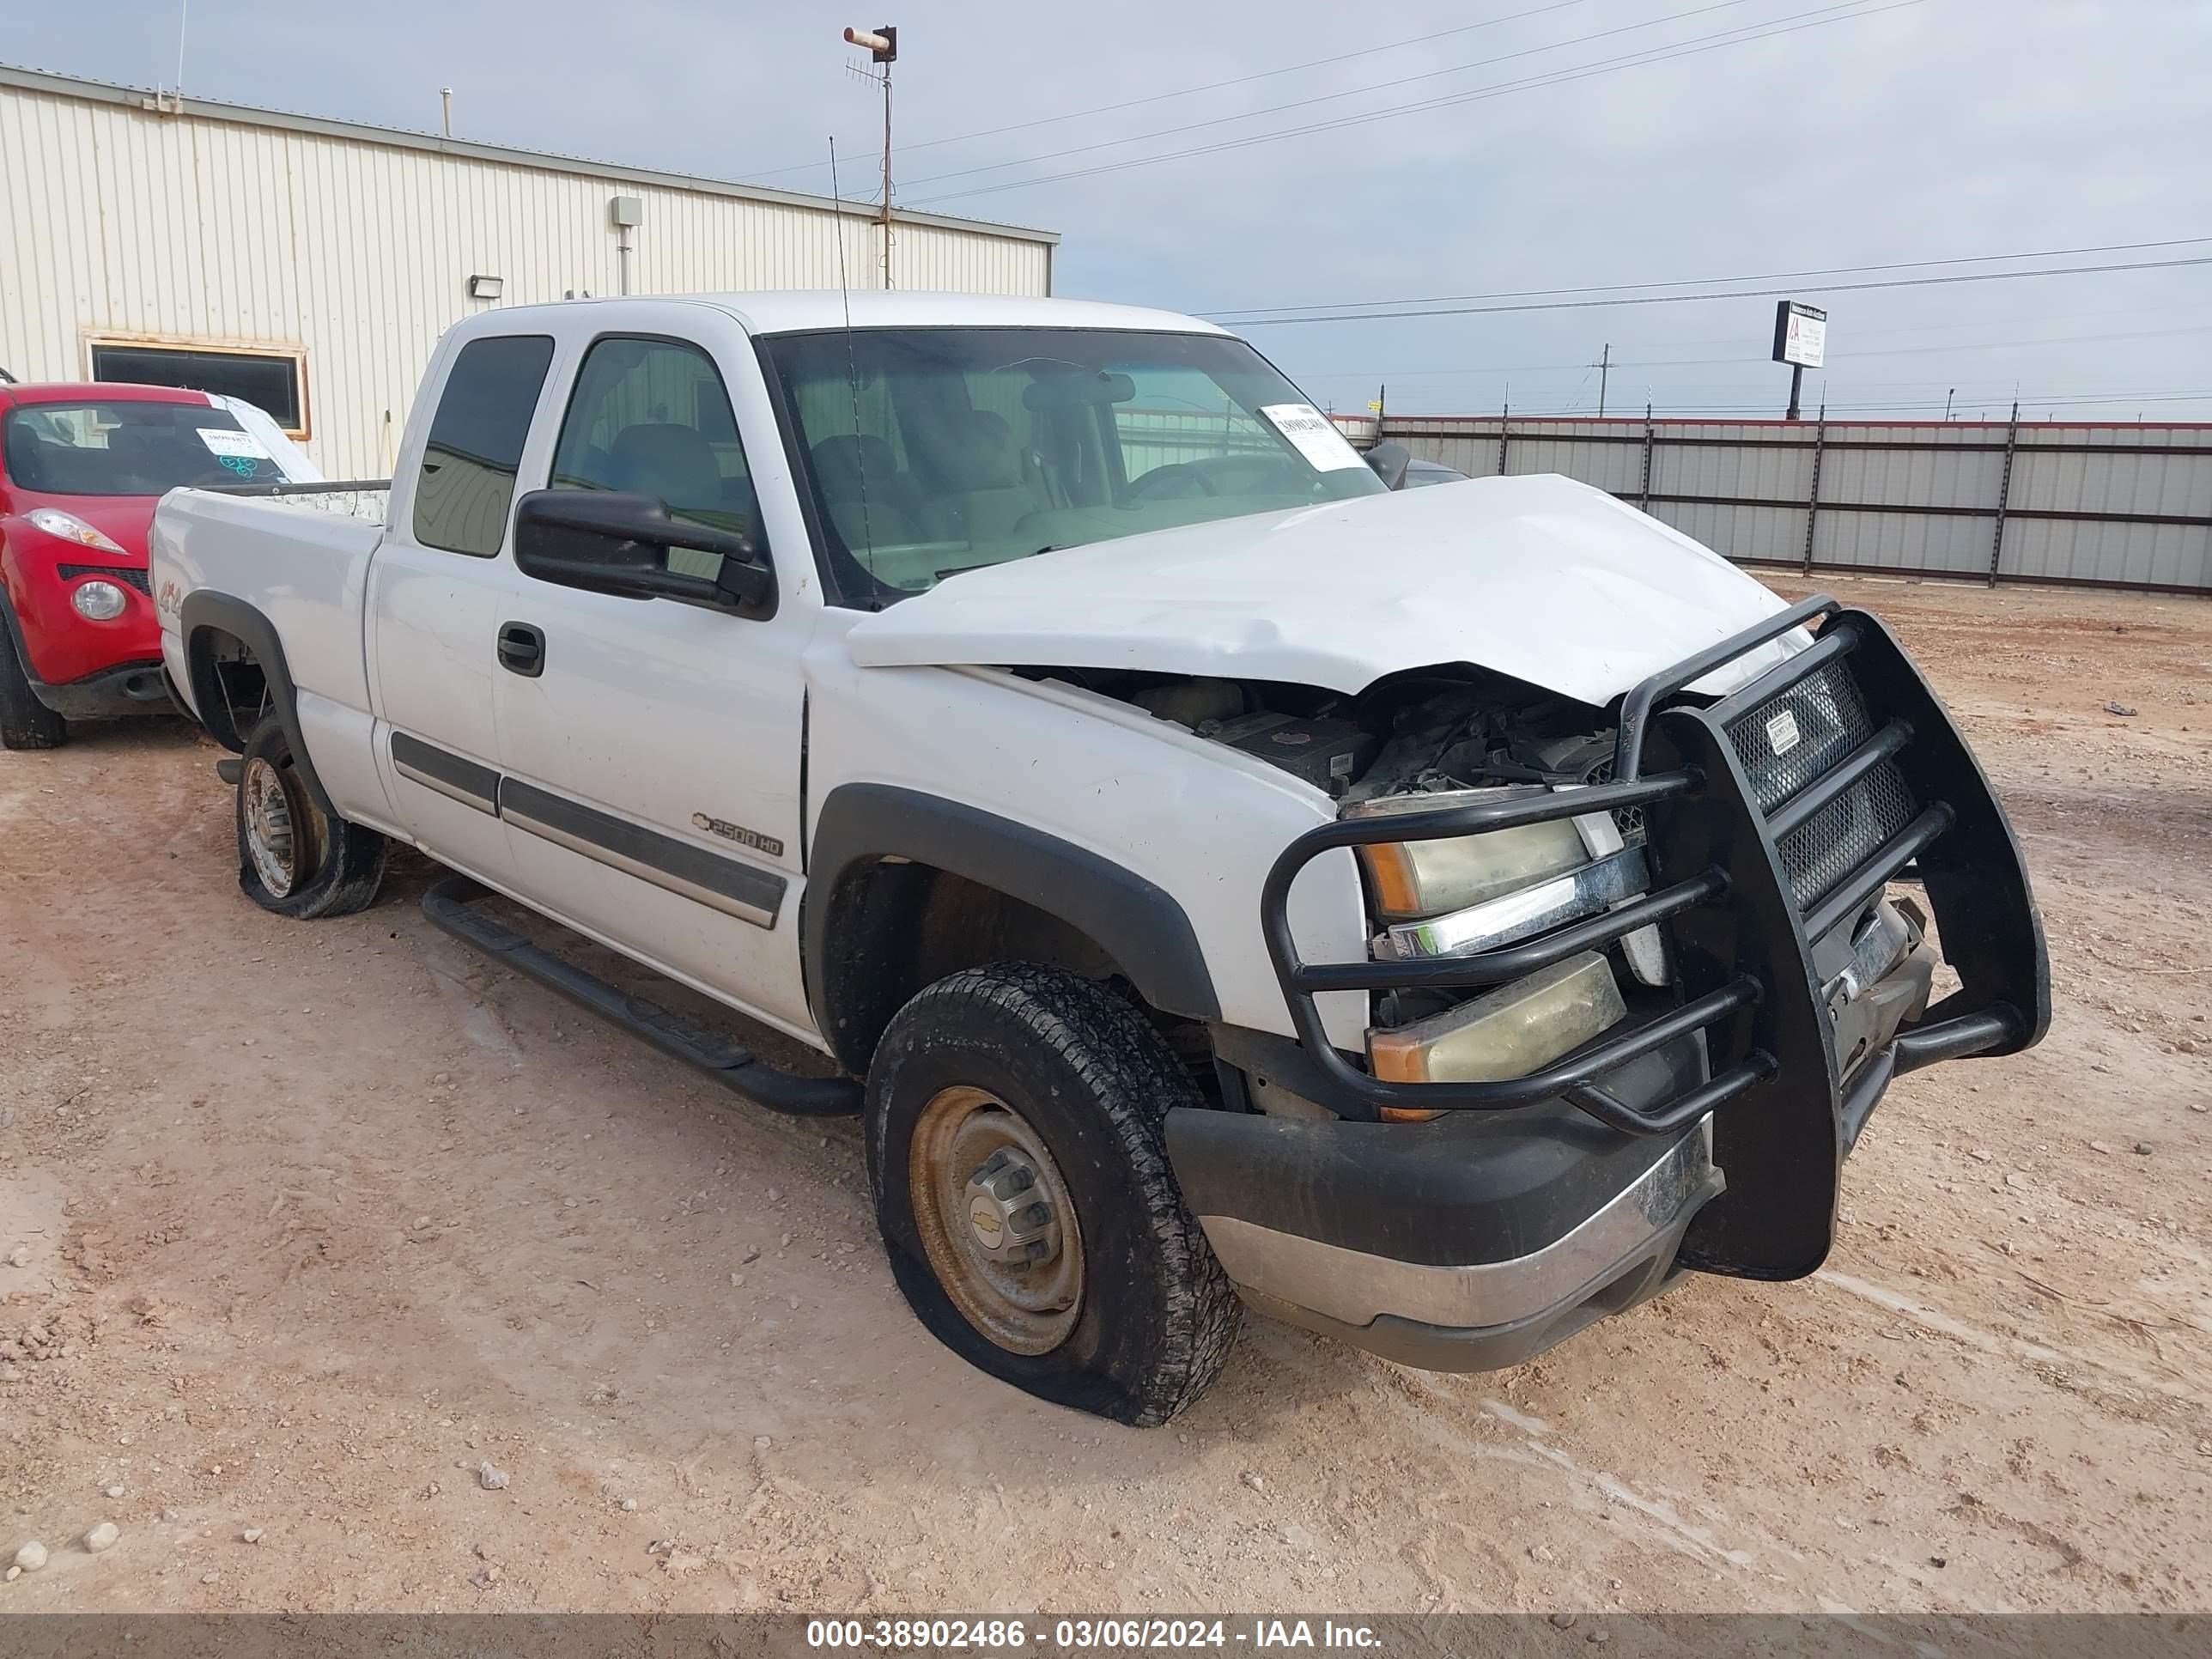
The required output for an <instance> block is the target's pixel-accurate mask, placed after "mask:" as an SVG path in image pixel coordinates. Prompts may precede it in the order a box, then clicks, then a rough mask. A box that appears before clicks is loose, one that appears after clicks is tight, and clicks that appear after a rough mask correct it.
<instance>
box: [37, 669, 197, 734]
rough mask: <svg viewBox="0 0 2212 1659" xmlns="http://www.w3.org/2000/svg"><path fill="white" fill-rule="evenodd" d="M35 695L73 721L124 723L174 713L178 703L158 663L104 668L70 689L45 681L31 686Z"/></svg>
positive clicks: (48, 706)
mask: <svg viewBox="0 0 2212 1659" xmlns="http://www.w3.org/2000/svg"><path fill="white" fill-rule="evenodd" d="M31 694H32V695H33V696H35V697H37V698H38V700H39V701H40V702H42V703H44V704H46V707H47V708H51V709H52V710H53V711H54V713H56V714H59V715H60V716H61V717H62V718H63V719H64V720H121V719H123V718H125V716H126V715H131V714H170V713H172V712H173V710H174V707H175V705H174V703H173V702H172V700H171V698H170V696H169V687H168V683H167V679H166V678H164V677H163V674H162V670H161V662H160V660H159V659H156V660H155V661H152V662H127V663H124V664H121V665H118V666H117V667H114V668H103V669H101V670H100V671H99V672H98V673H96V674H88V675H86V676H85V677H84V678H82V679H81V680H71V681H70V683H69V684H66V685H49V684H46V682H45V681H43V680H33V681H32V682H31Z"/></svg>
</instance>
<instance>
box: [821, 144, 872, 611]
mask: <svg viewBox="0 0 2212 1659" xmlns="http://www.w3.org/2000/svg"><path fill="white" fill-rule="evenodd" d="M829 201H830V205H831V206H832V207H833V208H834V209H835V210H836V211H835V212H834V213H833V214H832V216H831V218H830V223H831V225H832V227H833V228H835V229H836V233H837V295H838V298H839V299H840V300H842V301H843V302H844V307H845V387H846V390H847V391H848V392H850V393H851V394H852V398H853V437H854V444H853V470H854V472H855V474H857V475H858V477H859V479H860V535H861V537H862V538H863V539H865V540H866V543H867V544H868V551H867V556H866V558H864V559H863V560H862V561H861V567H862V568H864V569H865V570H866V571H867V573H868V578H869V580H871V581H874V582H876V583H877V584H878V586H881V584H882V579H881V578H880V577H878V575H877V574H876V568H875V565H874V564H873V562H872V561H873V559H874V558H875V554H876V531H875V526H874V525H872V523H871V522H870V521H869V519H868V447H867V446H866V444H864V443H861V442H860V441H859V439H860V367H859V365H858V364H857V363H856V362H854V356H853V289H852V284H851V283H848V282H847V281H846V280H845V198H844V196H843V194H842V192H841V191H839V190H838V188H837V137H836V134H835V133H832V134H831V135H830V137H829ZM848 551H850V550H849V549H848ZM869 599H870V601H871V603H872V604H873V605H874V606H875V608H876V609H877V610H878V611H880V610H882V609H883V600H882V598H881V596H880V595H877V594H871V595H870V596H869Z"/></svg>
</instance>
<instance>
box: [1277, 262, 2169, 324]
mask: <svg viewBox="0 0 2212 1659" xmlns="http://www.w3.org/2000/svg"><path fill="white" fill-rule="evenodd" d="M2191 265H2212V254H2208V255H2204V256H2203V257H2200V258H2193V259H2134V260H2128V261H2125V262H2124V263H2120V264H2102V265H2047V266H2042V267H2039V268H2037V269H2034V270H1978V271H1969V272H1966V273H1965V274H1964V275H1960V276H1892V277H1888V278H1886V279H1884V280H1881V281H1878V282H1871V283H1822V284H1821V285H1820V292H1821V293H1823V294H1856V293H1860V292H1863V291H1864V290H1866V289H1878V288H1942V287H1948V286H1950V285H1951V284H1954V283H2002V282H2008V281H2013V280H2015V279H2019V278H2024V277H2033V276H2094V275H2097V274H2100V273H2102V272H2107V271H2117V270H2179V269H2181V268H2183V267H2185V266H2191ZM1793 291H1794V290H1793V289H1787V288H1737V289H1723V290H1720V291H1717V292H1715V293H1711V294H1646V295H1628V296H1626V297H1623V298H1620V299H1611V300H1544V301H1524V302H1522V303H1520V304H1516V305H1504V306H1427V307H1414V308H1412V309H1408V310H1403V311H1335V312H1321V313H1315V314H1314V315H1311V316H1306V317H1255V318H1253V319H1250V320H1249V321H1246V322H1240V323H1238V324H1237V327H1239V328H1279V327H1283V326H1285V325H1289V324H1292V323H1370V322H1386V321H1390V320H1393V319H1400V318H1406V317H1470V316H1491V315H1495V314H1497V313H1501V312H1513V311H1587V310H1591V309H1595V308H1598V307H1607V306H1665V305H1694V304H1696V303H1697V302H1699V301H1703V300H1757V299H1771V298H1772V297H1773V296H1774V295H1786V294H1789V293H1791V292H1793Z"/></svg>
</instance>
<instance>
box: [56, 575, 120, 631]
mask: <svg viewBox="0 0 2212 1659" xmlns="http://www.w3.org/2000/svg"><path fill="white" fill-rule="evenodd" d="M130 602H131V601H130V600H129V599H125V597H124V593H123V590H122V589H121V588H119V587H118V586H116V585H115V584H114V583H113V582H100V581H91V582H79V583H78V584H77V585H76V586H75V587H74V588H72V589H71V590H70V604H71V605H75V606H76V614H77V615H78V616H80V617H86V618H88V620H90V621H93V622H113V621H114V620H115V619H116V618H117V617H119V616H121V615H122V614H123V607H124V606H125V605H128V604H130Z"/></svg>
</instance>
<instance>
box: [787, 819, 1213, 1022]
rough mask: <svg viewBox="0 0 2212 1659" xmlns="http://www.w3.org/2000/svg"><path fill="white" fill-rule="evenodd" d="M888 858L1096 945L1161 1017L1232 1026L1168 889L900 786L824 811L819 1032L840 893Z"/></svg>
mask: <svg viewBox="0 0 2212 1659" xmlns="http://www.w3.org/2000/svg"><path fill="white" fill-rule="evenodd" d="M884 858H897V859H904V860H908V861H909V862H911V863H914V864H921V865H929V866H934V867H935V868H937V869H939V870H944V871H946V872H950V873H951V874H953V875H957V876H962V877H964V878H967V879H968V880H969V881H972V882H974V883H975V884H977V885H978V886H981V887H988V888H991V889H993V890H995V891H998V892H1000V893H1004V894H1006V896H1008V897H1010V898H1015V899H1019V900H1020V901H1022V902H1024V903H1025V904H1029V905H1032V906H1034V907H1035V908H1037V909H1039V910H1042V911H1043V912H1044V913H1045V914H1046V915H1051V916H1055V917H1057V918H1059V920H1060V921H1064V922H1066V924H1067V925H1068V926H1069V927H1073V928H1076V929H1077V930H1079V932H1081V933H1085V935H1087V936H1088V937H1089V938H1090V939H1092V940H1093V941H1095V942H1096V943H1097V945H1098V946H1099V948H1100V949H1102V950H1103V951H1105V952H1106V954H1107V955H1108V956H1109V957H1112V958H1113V960H1114V963H1115V965H1116V966H1117V967H1119V968H1120V969H1121V971H1122V972H1124V973H1126V974H1127V975H1128V976H1129V980H1130V982H1131V983H1132V984H1133V985H1134V986H1135V987H1137V989H1138V991H1139V993H1140V994H1142V995H1143V997H1144V998H1145V1000H1146V1001H1147V1002H1149V1003H1151V1004H1152V1006H1153V1007H1155V1008H1158V1009H1159V1010H1161V1011H1162V1012H1165V1013H1170V1014H1181V1015H1184V1016H1186V1017H1188V1018H1193V1019H1218V1018H1220V1015H1221V1001H1220V999H1219V997H1218V996H1217V995H1216V994H1215V992H1214V988H1213V975H1212V973H1211V971H1209V970H1208V969H1207V967H1206V956H1205V953H1204V952H1203V951H1201V950H1200V948H1199V943H1198V934H1197V932H1196V930H1195V929H1194V928H1193V927H1191V924H1190V918H1189V916H1188V915H1185V914H1184V911H1183V908H1182V905H1181V904H1179V903H1178V902H1176V899H1175V897H1174V896H1173V895H1171V894H1170V893H1169V892H1168V891H1167V890H1166V889H1164V888H1163V887H1161V886H1159V885H1158V884H1155V883H1153V882H1151V881H1148V880H1146V878H1144V877H1142V876H1140V875H1138V874H1137V873H1136V872H1134V871H1132V870H1127V869H1124V868H1123V867H1122V866H1120V865H1118V864H1115V863H1114V862H1113V861H1112V860H1109V859H1107V858H1103V857H1102V856H1100V855H1099V854H1097V853H1093V852H1091V851H1090V850H1088V849H1087V848H1081V847H1078V846H1076V845H1075V844H1074V843H1073V842H1066V841H1062V840H1060V838H1059V837H1057V836H1048V835H1047V834H1045V833H1044V832H1043V831H1042V830H1041V829H1035V828H1032V827H1031V826H1030V825H1028V824H1025V823H1018V822H1016V821H1015V820H1013V819H1012V818H1006V817H999V816H998V815H997V814H995V813H992V812H987V811H982V810H981V808H979V807H975V806H969V805H966V804H965V803H963V802H960V801H955V800H947V799H945V798H944V797H942V796H939V795H930V794H925V793H922V792H921V791H919V790H915V789H902V788H899V787H896V786H894V785H891V784H883V783H847V784H840V785H839V786H838V787H836V788H835V789H833V790H831V791H830V792H829V797H828V799H825V800H824V801H823V803H822V813H821V816H820V817H819V818H818V819H817V821H816V823H815V829H814V838H813V846H812V848H811V856H810V857H809V859H808V860H807V879H806V899H807V902H806V903H805V905H804V906H803V907H802V911H801V915H800V921H799V927H800V948H801V951H802V963H803V966H804V968H805V977H806V1000H807V1005H808V1006H810V1007H811V1008H812V1009H813V1010H814V1013H815V1018H816V1020H817V1024H818V1023H819V1022H821V1021H822V1020H823V1018H826V1015H827V1008H826V1000H827V993H828V972H829V954H830V953H829V924H830V911H831V909H832V908H833V900H834V899H835V897H836V892H837V889H838V886H839V884H841V883H842V881H843V880H844V878H845V877H846V876H847V874H848V872H851V871H853V870H854V868H856V867H857V866H863V865H866V864H870V863H872V862H874V861H875V860H879V859H884Z"/></svg>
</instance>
